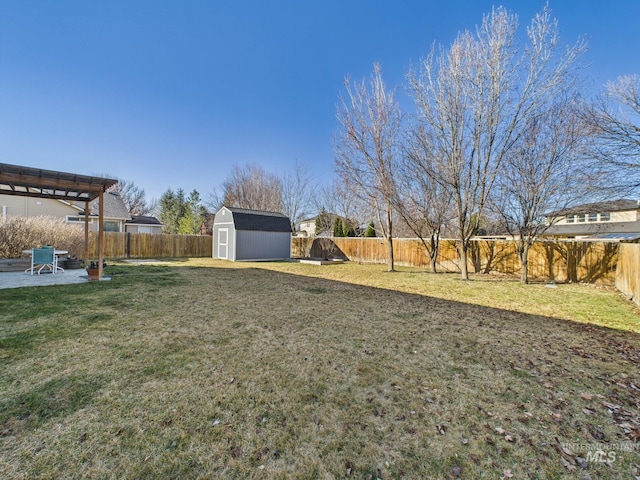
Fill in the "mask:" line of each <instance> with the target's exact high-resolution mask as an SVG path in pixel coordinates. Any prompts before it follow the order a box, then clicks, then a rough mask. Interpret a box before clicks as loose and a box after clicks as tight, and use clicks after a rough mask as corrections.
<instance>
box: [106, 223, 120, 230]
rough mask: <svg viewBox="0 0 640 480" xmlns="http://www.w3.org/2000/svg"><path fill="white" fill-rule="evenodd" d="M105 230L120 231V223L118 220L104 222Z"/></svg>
mask: <svg viewBox="0 0 640 480" xmlns="http://www.w3.org/2000/svg"><path fill="white" fill-rule="evenodd" d="M104 231H105V232H119V231H120V224H119V223H118V222H104Z"/></svg>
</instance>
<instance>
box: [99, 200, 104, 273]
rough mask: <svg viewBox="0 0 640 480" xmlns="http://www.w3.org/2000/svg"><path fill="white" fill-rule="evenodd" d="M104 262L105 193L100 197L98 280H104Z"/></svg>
mask: <svg viewBox="0 0 640 480" xmlns="http://www.w3.org/2000/svg"><path fill="white" fill-rule="evenodd" d="M103 261H104V192H100V195H99V197H98V279H100V278H102V264H103Z"/></svg>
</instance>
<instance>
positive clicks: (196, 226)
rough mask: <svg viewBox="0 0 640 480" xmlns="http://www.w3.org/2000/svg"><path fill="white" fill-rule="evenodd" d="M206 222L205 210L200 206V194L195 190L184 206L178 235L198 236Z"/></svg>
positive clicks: (179, 221)
mask: <svg viewBox="0 0 640 480" xmlns="http://www.w3.org/2000/svg"><path fill="white" fill-rule="evenodd" d="M203 222H204V213H203V208H202V206H201V205H200V194H199V193H198V191H197V190H193V191H192V192H191V193H190V194H189V198H187V200H186V202H185V204H184V214H183V215H182V217H180V219H179V220H178V230H177V233H181V234H184V235H197V234H199V233H200V227H201V226H202V223H203Z"/></svg>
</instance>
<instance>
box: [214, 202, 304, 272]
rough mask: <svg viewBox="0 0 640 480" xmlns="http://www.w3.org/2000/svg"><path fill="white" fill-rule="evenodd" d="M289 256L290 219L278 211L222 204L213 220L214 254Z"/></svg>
mask: <svg viewBox="0 0 640 480" xmlns="http://www.w3.org/2000/svg"><path fill="white" fill-rule="evenodd" d="M290 257H291V222H290V220H289V217H287V216H286V215H283V214H282V213H278V212H264V211H260V210H248V209H245V208H236V207H222V208H221V209H220V210H219V211H218V212H217V213H216V216H215V220H214V222H213V258H220V259H224V260H233V261H236V260H282V259H286V258H290Z"/></svg>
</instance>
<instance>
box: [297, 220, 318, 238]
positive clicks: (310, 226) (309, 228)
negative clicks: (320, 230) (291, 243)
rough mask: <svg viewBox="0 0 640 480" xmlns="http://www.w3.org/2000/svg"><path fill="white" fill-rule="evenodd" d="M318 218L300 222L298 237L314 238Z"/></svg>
mask: <svg viewBox="0 0 640 480" xmlns="http://www.w3.org/2000/svg"><path fill="white" fill-rule="evenodd" d="M317 218H318V217H313V218H307V219H306V220H302V221H301V222H300V228H299V229H298V232H297V233H298V235H301V236H303V237H313V236H315V234H316V219H317Z"/></svg>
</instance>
